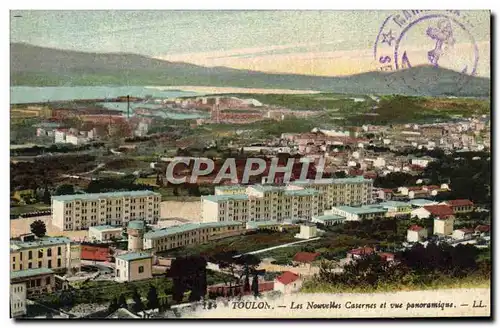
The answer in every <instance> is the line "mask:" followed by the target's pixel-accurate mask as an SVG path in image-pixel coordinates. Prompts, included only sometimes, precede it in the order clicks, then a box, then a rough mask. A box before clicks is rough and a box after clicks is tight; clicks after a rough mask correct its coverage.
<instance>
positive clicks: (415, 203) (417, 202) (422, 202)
mask: <svg viewBox="0 0 500 328" xmlns="http://www.w3.org/2000/svg"><path fill="white" fill-rule="evenodd" d="M437 204H438V202H435V201H433V200H428V199H423V198H418V199H412V200H410V205H411V206H412V207H413V208H419V207H424V206H429V205H437Z"/></svg>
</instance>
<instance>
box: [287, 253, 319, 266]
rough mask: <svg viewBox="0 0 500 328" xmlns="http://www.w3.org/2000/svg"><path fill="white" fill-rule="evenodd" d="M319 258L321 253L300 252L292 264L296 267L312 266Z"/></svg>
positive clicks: (294, 257)
mask: <svg viewBox="0 0 500 328" xmlns="http://www.w3.org/2000/svg"><path fill="white" fill-rule="evenodd" d="M318 256H319V253H309V252H298V253H297V254H295V255H294V256H293V259H292V263H293V264H295V265H297V264H298V265H304V266H309V267H310V266H311V263H312V262H313V261H314V260H315V259H316V258H317V257H318Z"/></svg>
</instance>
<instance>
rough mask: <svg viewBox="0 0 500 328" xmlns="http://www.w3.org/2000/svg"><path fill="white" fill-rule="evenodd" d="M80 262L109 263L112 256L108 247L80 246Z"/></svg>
mask: <svg viewBox="0 0 500 328" xmlns="http://www.w3.org/2000/svg"><path fill="white" fill-rule="evenodd" d="M80 258H81V259H82V260H88V261H102V262H106V261H107V262H111V260H112V256H111V253H110V250H109V245H95V244H82V245H81V255H80Z"/></svg>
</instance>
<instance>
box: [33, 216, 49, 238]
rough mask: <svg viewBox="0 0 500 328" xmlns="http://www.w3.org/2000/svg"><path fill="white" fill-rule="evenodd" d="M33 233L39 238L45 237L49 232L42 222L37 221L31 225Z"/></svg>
mask: <svg viewBox="0 0 500 328" xmlns="http://www.w3.org/2000/svg"><path fill="white" fill-rule="evenodd" d="M30 228H31V232H32V233H34V234H35V236H37V237H38V238H41V237H43V236H45V233H46V232H47V227H46V226H45V223H44V222H43V221H42V220H36V221H34V222H33V223H31V225H30Z"/></svg>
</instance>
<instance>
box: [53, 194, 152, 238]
mask: <svg viewBox="0 0 500 328" xmlns="http://www.w3.org/2000/svg"><path fill="white" fill-rule="evenodd" d="M160 201H161V195H160V194H159V193H155V192H152V191H149V190H138V191H120V192H109V193H94V194H74V195H63V196H54V197H52V224H53V225H54V226H56V227H58V228H59V229H61V230H64V231H67V230H70V231H74V230H83V229H88V228H89V227H93V226H99V225H113V226H126V224H127V223H128V222H129V221H132V220H134V219H144V220H146V222H148V223H150V224H155V223H156V222H157V221H158V218H159V216H160Z"/></svg>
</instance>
